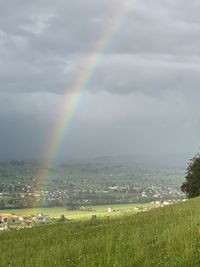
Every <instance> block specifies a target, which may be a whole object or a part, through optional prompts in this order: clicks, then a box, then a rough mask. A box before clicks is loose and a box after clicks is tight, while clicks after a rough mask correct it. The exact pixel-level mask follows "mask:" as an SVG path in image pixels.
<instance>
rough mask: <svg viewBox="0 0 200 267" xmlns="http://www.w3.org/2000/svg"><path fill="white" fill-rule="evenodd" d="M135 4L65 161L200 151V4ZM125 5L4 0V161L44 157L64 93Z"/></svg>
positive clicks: (95, 79)
mask: <svg viewBox="0 0 200 267" xmlns="http://www.w3.org/2000/svg"><path fill="white" fill-rule="evenodd" d="M127 2H129V8H128V10H127V11H126V14H125V16H124V17H123V19H122V21H121V22H120V24H119V25H118V27H117V28H116V29H115V31H114V32H113V33H112V34H111V35H110V36H111V38H110V40H109V42H107V47H106V49H105V50H104V51H103V53H102V55H101V58H100V60H99V62H98V64H97V66H96V69H95V71H94V72H93V75H92V77H91V80H90V81H89V83H88V84H87V86H86V88H85V89H84V92H83V96H82V98H81V101H80V103H79V105H78V107H77V109H76V112H75V114H74V115H73V118H72V121H71V123H70V125H69V127H68V129H67V132H66V133H65V138H64V140H63V142H62V147H61V149H60V153H59V155H57V156H58V158H59V157H60V158H70V157H72V158H74V157H75V158H76V157H84V156H85V157H94V156H99V155H120V154H137V153H140V154H143V153H144V154H149V155H151V154H152V155H155V154H157V155H158V154H184V153H191V154H192V153H196V152H198V150H199V148H200V104H199V101H200V34H199V33H200V16H199V13H200V2H199V1H197V0H193V1H187V0H165V1H160V0H130V1H129V0H127ZM121 3H122V1H121V0H101V1H99V0H75V1H71V0H57V1H55V0H52V1H51V0H48V1H47V0H34V1H33V0H32V1H31V0H15V1H13V0H12V1H11V0H6V1H4V0H0V158H25V159H26V158H27V159H28V158H33V157H34V158H40V157H41V155H42V154H43V151H44V149H45V144H46V142H47V140H48V139H49V137H50V135H51V132H52V127H53V125H54V124H55V121H56V119H57V116H58V111H59V110H60V107H61V106H62V104H63V96H64V94H65V93H66V91H67V90H69V89H70V86H71V84H72V83H73V81H74V80H75V79H76V78H77V74H78V73H79V72H80V68H81V66H82V64H83V62H85V61H86V60H87V58H88V55H90V53H91V49H92V47H93V45H94V43H95V42H96V41H97V40H98V39H99V36H101V35H102V33H103V32H105V30H106V29H107V28H108V27H110V26H109V25H110V24H111V23H112V20H113V19H114V16H115V13H116V12H117V11H118V10H119V9H120V8H121ZM97 52H98V51H97Z"/></svg>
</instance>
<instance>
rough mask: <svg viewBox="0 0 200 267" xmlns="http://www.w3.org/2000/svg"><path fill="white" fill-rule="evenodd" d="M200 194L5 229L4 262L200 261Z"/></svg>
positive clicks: (165, 265) (22, 266) (174, 264)
mask: <svg viewBox="0 0 200 267" xmlns="http://www.w3.org/2000/svg"><path fill="white" fill-rule="evenodd" d="M199 222H200V199H199V198H197V199H193V200H190V201H187V202H184V203H180V204H175V205H173V206H168V207H165V208H158V209H155V210H152V211H150V212H146V213H139V214H137V215H132V216H127V217H122V218H116V219H106V220H97V221H94V222H90V221H86V222H76V223H66V224H57V225H51V226H42V227H35V228H33V229H24V230H21V231H18V232H9V233H2V234H0V266H1V267H4V266H11V267H26V266H27V267H33V266H34V267H36V266H37V267H52V266H55V267H65V266H66V267H68V266H69V267H70V266H85V267H86V266H87V267H90V266H115V267H117V266H124V267H128V266H131V267H134V266H135V267H151V266H152V267H155V266H162V267H179V266H180V267H186V266H187V267H189V266H191V267H195V266H198V267H199V266H200V234H199V233H198V232H197V223H199Z"/></svg>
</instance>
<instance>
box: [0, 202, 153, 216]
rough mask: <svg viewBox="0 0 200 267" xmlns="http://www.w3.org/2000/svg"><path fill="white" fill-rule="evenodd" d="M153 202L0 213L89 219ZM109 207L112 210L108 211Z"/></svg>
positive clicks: (126, 212) (124, 211) (126, 211)
mask: <svg viewBox="0 0 200 267" xmlns="http://www.w3.org/2000/svg"><path fill="white" fill-rule="evenodd" d="M155 207H156V205H155V204H151V203H147V204H123V205H103V206H87V207H86V208H85V210H84V209H83V210H78V211H68V210H67V209H66V208H62V207H57V208H31V209H11V210H10V209H8V210H0V214H1V213H13V214H18V215H32V214H34V215H35V214H38V213H44V214H45V215H47V216H50V217H54V218H58V217H60V215H65V217H66V218H68V219H70V220H82V219H89V218H91V216H92V215H93V214H95V215H97V216H98V217H104V216H122V215H125V214H126V215H127V214H128V213H136V212H137V208H138V209H143V208H155ZM109 208H111V210H112V212H108V209H109Z"/></svg>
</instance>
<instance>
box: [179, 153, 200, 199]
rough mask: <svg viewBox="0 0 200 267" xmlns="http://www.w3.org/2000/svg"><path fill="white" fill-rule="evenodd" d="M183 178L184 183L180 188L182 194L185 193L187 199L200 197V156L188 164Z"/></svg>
mask: <svg viewBox="0 0 200 267" xmlns="http://www.w3.org/2000/svg"><path fill="white" fill-rule="evenodd" d="M185 178H186V181H185V182H184V183H183V184H182V186H181V190H182V192H184V193H186V196H187V198H193V197H197V196H200V154H197V155H196V156H194V157H193V158H192V159H191V160H190V162H189V163H188V167H187V170H186V174H185Z"/></svg>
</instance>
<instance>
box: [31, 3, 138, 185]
mask: <svg viewBox="0 0 200 267" xmlns="http://www.w3.org/2000/svg"><path fill="white" fill-rule="evenodd" d="M132 4H133V0H120V1H119V2H117V3H116V6H115V7H114V12H113V14H112V16H111V19H110V25H109V26H108V27H107V28H106V29H104V30H103V31H102V33H101V35H100V36H99V38H98V40H96V41H95V43H94V45H93V48H92V49H91V52H90V54H89V55H88V56H87V57H86V60H85V61H84V62H83V64H82V67H81V68H80V71H79V72H78V73H77V75H76V77H75V79H74V82H73V83H72V85H71V88H67V90H66V93H65V95H64V105H63V106H62V107H61V110H60V111H59V113H58V114H59V115H58V116H57V121H56V123H55V125H54V127H53V130H52V133H51V136H50V138H49V141H48V143H47V145H46V149H45V153H44V162H45V167H43V168H41V169H40V170H39V173H38V175H37V178H36V180H37V182H38V184H41V183H42V182H44V180H45V178H46V177H47V175H48V168H47V166H51V165H53V162H54V159H55V158H56V156H57V155H58V153H59V150H60V146H61V144H62V141H63V139H64V136H65V134H66V131H67V129H68V128H69V125H70V121H71V119H72V117H73V114H74V113H75V111H76V108H77V106H78V104H79V102H80V100H81V97H82V95H83V91H84V89H85V88H86V87H87V85H88V83H89V81H90V80H91V78H92V76H93V73H94V71H95V69H96V67H97V66H98V63H99V61H100V60H101V57H102V54H103V53H104V51H105V50H106V49H107V47H108V45H109V43H110V42H111V40H112V37H113V35H114V34H115V33H116V32H117V31H118V29H119V28H120V26H121V24H122V22H123V20H124V18H125V16H126V14H127V13H128V11H129V10H130V8H131V6H132Z"/></svg>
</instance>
